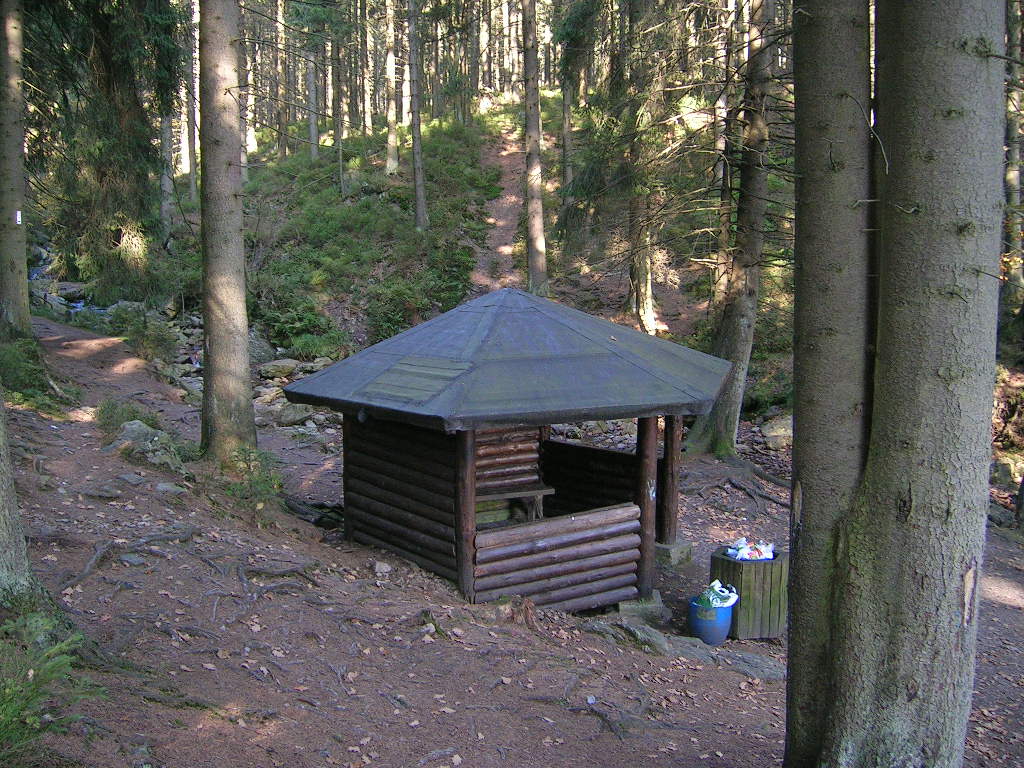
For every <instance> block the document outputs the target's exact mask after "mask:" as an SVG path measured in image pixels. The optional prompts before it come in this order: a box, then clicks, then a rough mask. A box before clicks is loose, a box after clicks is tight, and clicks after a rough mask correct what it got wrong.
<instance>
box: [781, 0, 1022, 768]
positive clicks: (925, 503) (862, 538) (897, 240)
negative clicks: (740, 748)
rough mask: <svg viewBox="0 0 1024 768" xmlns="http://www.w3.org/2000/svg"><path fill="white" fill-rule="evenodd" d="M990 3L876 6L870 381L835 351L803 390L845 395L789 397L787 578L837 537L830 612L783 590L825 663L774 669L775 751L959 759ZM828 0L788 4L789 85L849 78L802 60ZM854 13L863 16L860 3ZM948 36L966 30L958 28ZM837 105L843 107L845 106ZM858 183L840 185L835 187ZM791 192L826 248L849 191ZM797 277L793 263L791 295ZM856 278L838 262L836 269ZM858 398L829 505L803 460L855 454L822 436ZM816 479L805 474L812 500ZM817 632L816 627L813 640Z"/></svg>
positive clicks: (809, 335) (841, 165)
mask: <svg viewBox="0 0 1024 768" xmlns="http://www.w3.org/2000/svg"><path fill="white" fill-rule="evenodd" d="M993 5H994V4H991V3H988V4H983V3H980V2H970V1H965V2H956V3H952V4H949V3H946V4H932V3H926V2H921V1H917V2H896V1H895V0H885V2H878V3H876V6H875V12H876V16H875V18H876V51H877V62H876V66H875V72H876V78H877V80H876V87H875V94H876V97H877V103H878V109H877V112H876V114H877V116H878V117H877V126H876V128H875V133H876V134H877V136H878V139H877V146H879V147H880V151H881V152H882V153H883V154H882V157H881V162H880V164H879V165H880V166H881V167H882V170H883V172H882V173H880V174H878V181H879V189H878V190H877V191H875V193H874V194H873V195H872V196H871V197H872V198H878V199H879V200H880V203H879V214H878V216H877V220H878V226H879V228H880V237H879V240H878V242H879V243H880V246H879V247H880V257H879V264H880V270H879V290H878V296H879V309H878V331H877V341H876V342H875V347H876V348H877V353H876V355H875V358H874V365H875V369H876V370H875V374H874V377H873V381H874V392H873V393H872V397H871V398H870V400H868V398H866V397H861V398H857V397H856V393H854V392H850V391H846V389H847V385H846V383H845V382H843V381H841V380H842V379H843V378H845V377H846V376H847V374H848V373H849V372H850V371H851V365H850V362H851V361H850V359H849V358H843V359H841V364H842V369H841V371H840V370H838V369H836V370H834V372H833V374H832V376H831V377H829V378H828V380H827V381H824V382H822V383H821V386H827V387H828V388H829V391H828V393H827V395H826V393H817V394H818V396H819V397H822V398H824V397H826V396H827V397H828V398H830V399H834V398H836V393H837V392H839V393H840V396H841V397H842V398H843V401H842V402H836V403H834V404H833V405H832V406H831V408H830V410H828V411H827V412H826V411H824V410H822V409H820V408H819V409H818V410H817V412H815V411H814V410H813V408H811V407H808V408H806V409H805V408H804V406H801V410H800V411H798V416H797V424H796V426H797V434H796V456H797V466H796V470H797V478H796V479H797V480H798V481H799V485H798V486H797V488H796V489H795V490H794V507H793V508H794V513H793V514H794V528H795V529H800V534H799V538H798V539H797V545H798V547H799V548H801V549H802V554H801V553H798V555H797V557H798V558H800V557H804V561H803V563H802V564H801V565H798V566H797V567H798V568H799V571H800V573H801V574H802V576H799V577H798V576H795V577H794V578H803V579H805V581H804V582H802V585H806V583H807V582H806V580H807V579H812V578H815V574H814V571H813V569H812V565H813V562H812V560H811V559H810V557H809V556H806V557H805V555H809V553H810V550H808V549H806V548H805V547H807V546H810V545H811V542H810V539H809V532H812V531H814V530H816V529H819V530H822V531H823V535H827V532H829V531H830V532H831V535H832V538H833V541H834V546H828V545H827V543H826V542H817V543H814V544H813V546H814V547H817V548H818V549H820V550H821V551H822V553H823V556H822V558H821V559H820V560H819V563H818V565H819V570H818V572H817V579H818V580H819V581H821V582H822V583H823V584H827V583H828V580H829V579H831V580H832V582H831V587H832V588H831V592H830V600H829V601H828V603H827V606H826V609H830V614H829V619H828V622H827V623H825V622H821V623H819V622H817V621H809V620H808V617H807V616H803V615H802V612H803V611H805V610H806V611H813V610H816V609H817V608H820V607H821V599H820V597H818V598H815V597H814V594H815V593H814V592H812V601H810V603H808V602H805V601H803V599H801V602H800V603H799V604H796V605H794V607H793V609H792V610H793V616H794V621H796V622H800V623H801V625H802V626H803V627H805V628H813V627H821V628H823V629H819V630H814V629H810V630H809V631H827V632H828V635H827V638H825V639H824V640H821V639H819V640H818V641H817V642H812V643H810V644H806V643H801V644H800V645H799V646H798V647H796V648H791V651H790V661H791V668H795V667H797V666H800V667H803V666H807V665H814V664H817V663H820V662H821V660H822V659H824V663H825V665H826V669H825V671H824V672H823V673H822V674H821V675H820V676H819V679H818V680H817V682H815V681H814V680H813V679H812V676H811V675H809V674H808V673H806V672H802V673H798V674H799V679H798V680H793V681H791V683H790V707H791V713H790V718H791V725H795V727H796V728H795V730H793V731H792V733H791V734H790V736H789V743H788V745H787V757H786V763H787V765H788V766H790V767H791V768H804V766H814V767H815V768H819V767H821V766H825V767H826V768H831V767H832V766H836V767H839V766H856V767H859V766H908V767H914V768H917V767H921V768H924V767H925V766H927V768H956V766H959V765H960V764H961V761H962V757H963V747H964V737H965V731H966V726H967V716H968V714H969V711H970V700H971V692H972V687H973V686H972V682H973V674H974V650H975V644H976V632H977V603H978V595H977V587H978V584H979V583H980V578H981V576H980V564H981V552H982V544H983V541H984V531H985V515H986V510H987V505H988V499H987V497H988V464H989V461H988V460H989V452H990V435H989V415H990V410H991V397H992V381H993V361H994V357H995V344H994V341H995V322H996V304H997V297H996V294H997V290H996V283H995V281H993V280H992V279H991V277H990V275H991V274H993V273H994V271H995V267H996V262H997V257H998V253H999V242H1000V231H1001V228H1002V221H1001V216H1000V211H1001V210H1002V202H1003V189H1002V185H1001V183H1000V169H1001V164H1002V153H1001V146H1002V140H1003V137H1004V128H1005V122H1004V119H1003V103H1002V102H1003V96H1004V93H1003V63H1002V62H1001V61H1000V60H999V59H996V58H994V57H990V56H987V55H985V52H986V51H994V50H999V49H1000V48H1001V40H1002V34H1003V26H1002V24H1003V18H1002V7H1003V6H1002V4H998V6H996V7H993ZM825 6H828V7H829V8H831V6H832V3H824V2H805V3H803V7H802V8H798V9H796V12H795V13H794V17H795V19H796V20H797V28H796V34H797V62H796V64H797V87H798V89H800V91H799V93H798V98H805V97H804V96H801V94H805V93H806V91H805V90H804V89H805V88H808V87H811V85H810V83H809V82H808V81H809V80H811V81H813V80H815V79H817V82H816V83H815V85H816V87H817V88H818V89H819V93H823V94H828V93H831V94H837V93H842V94H846V95H847V96H850V97H852V96H855V95H856V93H855V92H858V91H859V92H860V93H861V94H862V95H863V94H864V93H866V87H865V85H864V83H863V82H861V83H859V84H855V83H852V81H851V79H850V77H851V73H850V71H849V70H848V69H843V68H842V67H838V66H836V67H833V68H832V69H831V70H829V69H825V68H817V69H814V70H810V71H806V70H804V69H803V68H804V67H805V66H807V62H806V61H805V59H804V58H803V55H802V51H803V50H804V49H803V45H804V43H805V42H806V43H807V44H808V45H810V46H811V49H812V50H818V49H819V48H818V47H819V46H820V45H823V44H824V41H822V40H820V39H818V38H817V37H816V36H820V35H822V34H823V33H822V31H821V29H819V28H816V27H815V26H814V23H815V22H816V21H817V20H818V19H820V20H821V23H822V24H828V22H827V21H826V19H827V18H828V17H827V15H826V13H825V10H826V9H825ZM856 13H857V17H858V18H860V19H864V18H866V13H867V12H866V10H865V9H863V8H858V9H856ZM843 24H844V25H845V26H848V24H849V22H848V21H847V22H844V23H843ZM811 29H813V30H814V31H813V32H811V33H809V34H810V37H808V38H803V35H804V30H811ZM832 29H835V27H832ZM812 37H813V38H814V39H811V38H812ZM963 40H970V41H972V44H971V45H970V46H965V45H963V44H962V43H961V41H963ZM863 45H864V42H863V41H862V42H861V43H860V46H861V49H862V48H863ZM832 50H835V48H834V47H833V48H832ZM843 50H844V51H848V50H850V46H849V45H846V46H844V47H843ZM861 55H863V54H861ZM860 66H861V68H862V69H864V67H863V64H861V65H860ZM862 77H866V76H865V75H862ZM825 78H828V80H827V81H825ZM839 78H842V79H839ZM854 86H856V87H854ZM838 101H839V100H836V99H834V100H833V102H832V104H831V109H829V107H824V108H823V113H822V114H818V115H817V116H816V115H815V113H814V112H813V111H812V113H811V114H808V115H806V119H805V118H800V121H801V123H800V124H802V125H803V129H802V132H801V134H800V135H799V137H798V140H799V141H805V139H806V137H807V135H808V134H807V131H808V130H814V131H817V130H821V121H822V120H823V119H826V118H825V115H829V114H830V115H836V114H837V113H838V114H840V115H841V114H842V113H843V112H844V110H845V108H844V107H843V106H842V105H841V104H840V103H837V102H838ZM798 104H801V105H803V106H800V107H799V109H808V107H809V102H808V101H807V100H806V99H805V100H804V101H800V102H798ZM908 105H918V106H920V107H921V108H908ZM922 105H926V107H925V106H922ZM858 111H859V110H858ZM862 117H863V115H862ZM846 120H847V122H848V123H851V124H852V123H853V122H855V120H854V119H853V118H850V117H849V115H848V114H847V117H846ZM808 123H810V125H809V124H808ZM800 124H798V125H800ZM811 135H813V133H812V134H811ZM840 135H841V136H842V137H843V138H844V139H845V140H844V142H843V143H844V147H843V148H842V149H841V151H840V152H839V153H836V150H837V148H838V143H839V142H836V144H835V145H834V146H832V147H831V151H830V150H829V149H824V148H820V149H817V150H814V149H813V148H810V147H808V146H807V144H802V145H801V153H802V154H803V158H804V159H803V160H801V161H800V162H801V163H805V162H809V161H810V160H811V159H812V158H814V157H817V158H818V160H817V162H818V166H819V171H818V174H819V176H821V175H825V176H827V175H829V174H832V175H834V174H836V173H842V174H843V175H844V176H845V175H846V169H847V168H849V167H852V166H855V165H856V164H857V163H859V162H861V160H858V159H857V158H856V157H851V156H850V154H849V148H850V145H851V144H852V143H853V137H852V136H851V134H850V133H844V134H840ZM860 140H861V141H863V140H864V137H863V136H861V137H860ZM922 147H926V148H927V150H928V151H922ZM807 152H810V153H811V154H805V153H807ZM815 152H816V153H817V154H815ZM826 163H827V166H826ZM861 173H862V172H858V174H857V175H858V176H860V175H861ZM949 179H956V180H957V182H956V185H955V186H950V185H949V183H948V180H949ZM808 180H809V179H808V178H807V177H804V178H803V179H802V181H801V188H800V195H801V197H807V196H808V195H810V194H813V184H814V181H813V180H811V184H812V186H811V189H807V188H806V187H805V185H806V184H807V183H808ZM822 193H823V192H822ZM856 193H857V188H856V187H851V188H849V189H847V190H846V192H845V194H844V196H843V197H841V198H836V202H837V203H838V202H839V201H840V200H845V201H849V200H850V197H851V196H853V195H854V194H856ZM965 201H967V202H965ZM805 202H806V201H801V202H798V208H797V210H798V216H799V217H800V218H799V220H798V222H797V233H798V238H800V239H803V238H805V237H810V236H811V233H810V232H808V230H809V229H813V228H815V227H821V226H825V225H826V224H827V226H828V227H829V229H828V233H829V235H830V236H829V237H827V238H826V237H825V232H819V233H818V234H817V235H816V236H817V237H819V238H821V240H820V242H822V243H825V242H827V243H828V244H829V250H831V249H833V248H835V247H836V241H837V239H841V238H836V237H834V236H831V235H832V232H833V230H832V227H833V226H834V224H835V216H836V215H837V214H838V215H839V216H842V217H844V218H845V217H847V216H849V215H850V213H849V211H846V212H843V213H838V211H837V207H838V206H837V205H833V206H831V208H830V210H829V211H828V214H829V216H828V220H827V222H822V221H820V220H819V222H818V223H817V224H815V223H814V219H807V220H805V219H804V218H803V217H804V216H805V215H807V212H808V208H807V205H805ZM810 210H811V211H813V210H815V209H814V207H813V205H812V207H811V208H810ZM823 215H824V214H823ZM848 225H849V223H848ZM842 247H847V246H845V245H844V246H842ZM798 252H799V253H803V254H804V255H805V257H806V258H812V259H814V261H812V262H810V263H811V264H812V265H816V264H817V263H818V262H817V259H822V258H823V257H822V250H821V249H819V250H818V251H817V252H816V254H812V253H811V252H810V251H805V250H804V248H803V245H802V244H801V243H800V242H799V241H798ZM815 256H816V257H817V258H815ZM828 259H829V255H828V254H827V251H826V252H825V256H824V258H823V260H822V261H821V262H820V263H821V264H824V265H827V264H828V263H829V261H828ZM826 268H827V267H826ZM809 279H810V276H806V277H801V278H800V279H799V282H798V290H803V291H804V296H806V295H807V294H806V291H807V290H808V286H807V281H808V280H809ZM860 282H861V281H859V280H850V281H844V283H845V285H844V287H845V289H849V285H850V283H857V284H860ZM801 286H803V288H802V289H801ZM817 295H818V294H817V293H812V294H811V295H810V298H809V299H807V300H809V301H815V300H817ZM804 301H805V298H804V297H803V296H801V297H798V304H797V306H798V317H797V322H798V324H799V325H800V326H801V327H800V330H799V331H798V335H797V339H798V346H797V348H796V353H797V355H798V357H799V356H808V355H810V356H811V357H810V358H809V359H808V360H807V365H812V364H816V365H818V366H819V367H818V370H819V371H821V370H823V369H822V368H821V367H820V366H821V365H823V364H822V363H821V362H820V360H818V356H819V355H820V354H821V351H820V348H821V347H823V346H824V345H825V344H826V343H827V344H834V343H836V340H835V337H834V336H833V335H829V334H827V333H825V332H822V333H820V334H818V335H817V336H816V335H815V334H816V332H817V331H819V330H820V329H818V328H814V327H803V324H804V323H805V322H809V321H810V319H811V315H810V314H809V313H808V310H806V309H801V308H800V306H801V303H802V302H804ZM832 306H835V309H832ZM844 307H847V305H846V304H845V303H838V300H837V302H836V303H835V304H833V305H830V307H829V308H830V311H832V312H833V313H834V314H836V315H837V316H841V315H840V313H842V312H843V311H845V310H844ZM849 309H850V311H851V312H852V309H853V308H852V305H851V306H849ZM872 314H873V313H871V311H870V305H869V306H867V307H865V308H864V309H863V310H862V311H861V312H859V313H858V314H857V315H854V316H848V317H846V318H845V319H844V321H845V323H850V322H857V323H859V324H864V323H865V322H869V321H870V318H871V316H872ZM818 322H822V320H821V319H820V318H819V319H818ZM840 343H846V342H844V341H842V340H841V341H840ZM816 345H817V346H816ZM836 359H837V360H840V358H838V357H837V358H836ZM807 370H809V371H810V372H811V374H812V375H813V371H814V370H815V368H814V367H813V365H812V367H811V368H810V369H808V368H807V367H806V365H805V362H804V361H802V360H801V361H798V363H797V371H798V372H799V371H807ZM798 375H799V374H798ZM808 386H812V384H808ZM844 392H845V394H843V393H844ZM858 408H863V409H865V410H867V409H870V438H869V441H868V450H867V456H866V459H865V460H864V463H863V467H864V469H863V476H862V479H861V480H860V483H859V486H858V488H857V491H856V493H855V494H854V495H853V498H852V501H849V502H848V503H847V504H846V505H845V506H844V507H843V508H841V509H840V510H839V513H840V514H839V516H838V519H836V518H835V517H834V516H835V514H836V513H835V511H834V510H833V509H831V508H828V507H830V505H831V506H835V505H836V501H837V498H836V496H835V495H833V496H832V498H831V499H827V500H826V499H825V498H824V491H822V490H821V488H822V487H824V486H823V484H824V483H826V482H827V480H826V478H822V477H817V478H813V479H812V478H811V477H810V476H809V475H808V474H807V473H808V472H809V471H810V470H811V469H812V468H813V467H815V466H818V467H819V468H821V469H820V470H819V471H825V470H824V467H831V468H833V469H832V470H831V471H833V472H834V471H836V470H835V466H836V465H837V464H840V463H842V462H844V461H848V462H850V463H852V462H854V461H855V460H856V458H857V456H858V455H860V454H861V453H862V450H863V449H862V446H861V445H857V444H855V443H853V441H851V440H849V438H847V439H846V440H845V441H844V445H845V446H846V450H845V451H841V450H837V449H836V448H835V446H833V445H823V444H822V441H827V440H828V438H827V435H828V434H832V433H831V432H829V431H828V430H830V429H833V425H830V424H829V423H828V422H829V420H833V419H838V418H842V417H843V414H844V412H845V419H846V421H847V427H848V431H849V430H852V429H856V428H858V427H860V430H861V431H860V433H861V434H863V426H862V425H861V424H859V420H858V419H856V418H854V419H853V421H851V420H850V418H851V417H850V413H852V412H853V411H855V410H856V409H858ZM812 415H813V420H812ZM823 430H824V434H823V435H822V434H816V433H820V432H821V431H823ZM840 431H842V430H840ZM819 438H820V439H819ZM825 452H829V453H828V454H826V455H822V454H825ZM812 482H813V483H814V485H816V486H818V488H817V490H815V491H814V493H813V499H814V501H813V504H812V503H811V500H812V495H811V491H812V488H811V485H810V484H811V483H812ZM849 482H850V476H849V475H847V476H846V477H845V478H843V477H842V476H837V480H836V483H837V484H840V485H841V486H843V485H845V487H840V491H841V492H842V497H846V498H849V497H850V496H851V494H850V492H849V490H848V489H849V486H848V483H849ZM842 497H840V498H842ZM830 521H833V522H831V523H830ZM795 583H798V582H795ZM801 588H803V586H801ZM801 597H803V593H802V592H801ZM815 600H817V602H818V604H817V606H816V605H815V604H814V603H815ZM793 631H794V632H797V631H798V630H797V627H794V630H793ZM822 643H826V644H827V649H826V650H824V651H822V650H821V644H822ZM814 710H817V711H816V712H815V711H814Z"/></svg>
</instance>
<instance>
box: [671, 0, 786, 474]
mask: <svg viewBox="0 0 1024 768" xmlns="http://www.w3.org/2000/svg"><path fill="white" fill-rule="evenodd" d="M774 2H775V0H753V2H752V4H751V7H750V27H749V30H748V34H747V68H746V77H745V83H744V95H743V117H744V120H745V122H746V126H745V128H744V130H743V147H742V151H741V156H740V191H739V199H738V200H737V204H736V247H735V249H734V250H733V253H732V254H731V261H730V268H729V278H728V284H727V287H726V289H725V296H724V298H723V306H722V312H721V316H720V318H719V321H718V328H717V329H716V331H715V341H714V348H713V352H714V354H715V355H717V356H718V357H722V358H725V359H726V360H731V361H732V363H733V368H732V371H731V372H730V373H729V375H728V376H727V377H726V380H725V383H724V384H723V385H722V391H721V393H720V394H719V396H718V400H717V402H716V403H715V406H714V408H713V409H712V411H711V413H709V414H707V415H706V416H701V417H700V418H698V419H697V423H696V424H695V425H694V428H693V430H692V431H691V432H690V435H689V436H688V438H687V441H686V444H687V450H691V451H695V452H706V451H713V452H714V453H716V454H729V453H734V452H735V450H736V428H737V426H738V425H739V420H740V410H741V408H742V407H743V390H744V386H745V383H746V379H747V368H748V366H749V365H750V350H751V348H752V346H753V343H754V325H755V323H756V322H757V297H758V292H759V290H760V286H761V252H762V249H763V247H764V222H765V211H766V210H767V207H768V168H767V163H768V158H767V151H768V120H767V116H766V107H765V102H766V100H767V98H768V86H769V81H770V77H771V63H772V38H771V34H770V29H769V28H770V26H771V24H772V21H773V19H774V10H775V5H774Z"/></svg>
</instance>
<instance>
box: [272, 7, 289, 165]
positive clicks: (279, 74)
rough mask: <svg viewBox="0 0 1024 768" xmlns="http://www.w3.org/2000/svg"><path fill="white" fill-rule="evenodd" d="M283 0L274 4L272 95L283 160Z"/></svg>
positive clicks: (285, 88) (285, 44)
mask: <svg viewBox="0 0 1024 768" xmlns="http://www.w3.org/2000/svg"><path fill="white" fill-rule="evenodd" d="M284 4H285V0H277V4H276V6H275V8H276V13H277V23H276V25H275V27H274V34H275V37H276V39H277V45H276V46H275V47H274V70H275V78H274V92H273V93H274V95H273V98H274V100H275V104H276V106H277V159H278V160H284V158H285V157H286V156H287V155H288V100H289V98H290V96H289V94H288V53H287V52H288V39H287V38H286V37H285V28H284V12H285V5H284Z"/></svg>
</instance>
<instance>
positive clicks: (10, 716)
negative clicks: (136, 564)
mask: <svg viewBox="0 0 1024 768" xmlns="http://www.w3.org/2000/svg"><path fill="white" fill-rule="evenodd" d="M52 631H53V620H52V619H51V618H49V617H47V616H45V615H44V614H40V613H31V614H27V615H24V616H22V617H20V618H18V619H17V620H14V621H8V622H6V623H5V624H3V625H2V626H0V765H5V766H10V768H19V766H23V765H29V764H31V758H30V755H29V750H30V749H31V748H32V747H33V745H34V744H35V742H36V741H37V740H38V739H39V738H40V737H41V736H42V735H44V734H45V733H49V732H61V731H62V730H63V729H64V727H65V726H66V725H67V723H68V722H69V721H70V720H71V719H72V718H70V717H69V716H67V715H64V714H63V713H62V710H63V708H64V707H66V706H67V704H69V703H71V702H73V701H76V700H78V699H80V698H82V697H83V696H85V695H94V693H95V692H94V691H91V690H90V689H89V688H88V687H87V685H86V684H84V683H82V682H80V681H76V680H75V679H74V678H73V677H72V657H71V654H72V653H73V652H74V651H75V649H76V648H77V647H78V646H79V645H80V643H81V638H80V637H79V636H72V637H69V638H67V639H66V640H64V641H63V642H60V643H58V644H56V645H53V646H51V647H47V648H40V647H39V644H38V643H37V641H36V640H37V638H39V637H44V636H47V635H49V634H51V633H52ZM58 702H60V704H61V705H63V706H59V705H58Z"/></svg>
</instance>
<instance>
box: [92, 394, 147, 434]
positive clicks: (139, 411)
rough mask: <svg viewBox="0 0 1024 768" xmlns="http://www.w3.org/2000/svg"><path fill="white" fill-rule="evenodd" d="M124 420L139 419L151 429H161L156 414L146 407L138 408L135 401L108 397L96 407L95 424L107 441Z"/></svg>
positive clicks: (116, 431)
mask: <svg viewBox="0 0 1024 768" xmlns="http://www.w3.org/2000/svg"><path fill="white" fill-rule="evenodd" d="M126 421H141V422H142V423H143V424H146V425H148V426H150V427H152V428H153V429H163V427H162V426H161V425H160V417H159V416H158V415H157V414H155V413H153V411H150V410H148V409H146V408H140V407H139V406H137V405H135V403H128V402H125V401H123V400H115V399H114V398H112V397H108V398H107V399H105V400H104V401H103V402H101V403H100V404H99V406H98V407H97V408H96V426H98V427H99V429H100V432H102V433H103V435H104V437H105V438H106V439H107V440H106V441H107V442H110V440H112V439H113V438H114V436H115V435H116V434H117V433H118V431H119V430H120V429H121V425H122V424H124V423H125V422H126Z"/></svg>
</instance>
